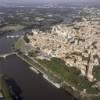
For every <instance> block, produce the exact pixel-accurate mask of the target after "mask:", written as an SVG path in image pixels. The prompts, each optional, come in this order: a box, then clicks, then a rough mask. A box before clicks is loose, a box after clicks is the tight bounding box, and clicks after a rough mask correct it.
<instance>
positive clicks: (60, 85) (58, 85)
mask: <svg viewBox="0 0 100 100" xmlns="http://www.w3.org/2000/svg"><path fill="white" fill-rule="evenodd" d="M16 56H18V57H19V58H20V59H22V60H23V61H25V62H26V63H27V64H29V65H31V67H33V68H32V69H35V70H32V71H34V72H35V73H36V74H37V75H39V74H41V75H42V77H43V78H44V79H45V80H47V81H48V82H49V83H50V84H51V85H53V86H55V87H56V88H58V89H63V90H64V91H66V93H68V94H70V95H71V96H72V97H73V98H74V99H75V100H80V99H81V97H80V94H79V93H78V92H76V91H74V90H72V88H71V87H70V86H67V85H65V83H63V82H60V83H59V82H55V81H54V80H53V79H54V76H52V75H48V74H47V73H45V71H43V70H41V69H38V68H36V67H35V65H34V66H33V65H32V64H31V63H30V62H29V61H27V59H25V57H27V56H26V55H21V54H18V53H16ZM23 56H24V57H23ZM33 63H35V64H36V62H34V61H33ZM37 72H38V73H37ZM51 78H52V79H51Z"/></svg>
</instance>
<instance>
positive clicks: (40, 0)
mask: <svg viewBox="0 0 100 100" xmlns="http://www.w3.org/2000/svg"><path fill="white" fill-rule="evenodd" d="M22 1H25V2H47V1H49V2H50V1H51V2H52V1H61V2H68V1H71V2H72V1H73V2H80V1H84V2H87V1H90V2H91V1H94V2H96V1H100V0H0V2H22Z"/></svg>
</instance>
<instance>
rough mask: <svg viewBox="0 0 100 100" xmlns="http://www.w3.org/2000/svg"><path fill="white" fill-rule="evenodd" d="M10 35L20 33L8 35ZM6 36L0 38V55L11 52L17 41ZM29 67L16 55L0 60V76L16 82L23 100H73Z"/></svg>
mask: <svg viewBox="0 0 100 100" xmlns="http://www.w3.org/2000/svg"><path fill="white" fill-rule="evenodd" d="M12 34H13V35H16V34H21V32H17V33H11V34H10V35H12ZM6 35H7V34H6ZM6 35H3V36H1V37H0V54H3V53H9V52H12V49H11V47H12V45H13V44H14V42H15V41H16V39H17V38H13V39H11V38H9V39H7V38H6ZM29 67H30V66H29V65H28V64H27V63H25V62H24V61H22V60H21V59H20V58H18V57H17V56H16V55H11V56H8V57H7V58H5V59H4V58H0V74H5V75H7V76H8V77H11V78H13V79H14V80H15V81H16V83H17V84H18V85H19V86H20V88H21V90H22V95H23V100H75V99H74V98H73V97H72V96H71V95H70V94H69V93H67V92H65V91H64V90H63V89H57V88H56V87H54V86H53V85H51V84H50V83H49V82H48V81H46V80H45V79H43V78H42V76H39V75H37V74H36V73H34V72H33V71H31V70H30V69H29Z"/></svg>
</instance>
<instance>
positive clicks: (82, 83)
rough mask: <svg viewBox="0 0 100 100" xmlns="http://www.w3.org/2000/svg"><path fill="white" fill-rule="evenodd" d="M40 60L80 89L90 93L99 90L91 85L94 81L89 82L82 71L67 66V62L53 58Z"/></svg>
mask: <svg viewBox="0 0 100 100" xmlns="http://www.w3.org/2000/svg"><path fill="white" fill-rule="evenodd" d="M38 61H39V63H40V64H42V65H43V66H44V67H46V68H47V69H49V70H50V71H52V72H53V73H54V74H56V75H58V76H59V77H60V78H61V79H62V80H65V81H66V82H68V83H69V84H71V85H72V86H74V87H75V88H77V89H79V90H80V91H82V90H83V89H87V93H90V94H92V93H93V94H94V93H95V94H96V93H98V92H99V91H98V90H97V89H96V88H92V87H91V86H92V85H93V84H94V83H92V82H89V81H88V80H87V79H86V78H85V77H83V76H81V75H80V73H81V72H80V71H79V70H78V69H76V68H75V67H68V66H66V65H65V62H64V61H62V60H61V59H58V58H52V59H51V61H48V60H39V59H38Z"/></svg>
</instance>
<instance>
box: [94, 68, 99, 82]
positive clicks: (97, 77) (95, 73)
mask: <svg viewBox="0 0 100 100" xmlns="http://www.w3.org/2000/svg"><path fill="white" fill-rule="evenodd" d="M93 75H94V77H95V78H96V79H97V80H99V81H100V66H94V68H93Z"/></svg>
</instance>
